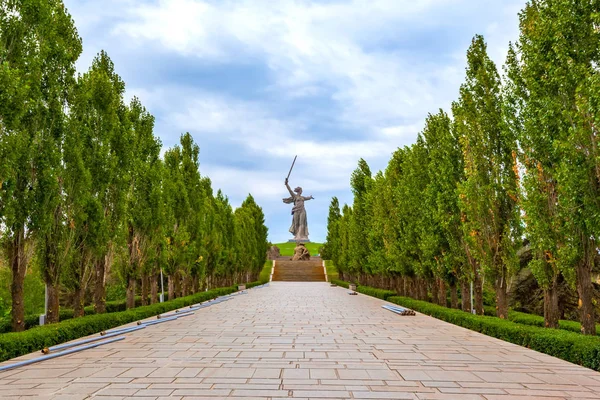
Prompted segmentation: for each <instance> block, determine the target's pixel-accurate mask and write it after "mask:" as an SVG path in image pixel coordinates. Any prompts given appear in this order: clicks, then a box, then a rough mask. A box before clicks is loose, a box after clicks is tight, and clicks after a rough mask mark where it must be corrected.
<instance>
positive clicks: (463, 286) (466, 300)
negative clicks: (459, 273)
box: [460, 279, 471, 313]
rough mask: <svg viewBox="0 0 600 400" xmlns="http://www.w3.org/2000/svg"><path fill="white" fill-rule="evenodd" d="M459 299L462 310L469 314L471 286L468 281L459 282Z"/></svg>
mask: <svg viewBox="0 0 600 400" xmlns="http://www.w3.org/2000/svg"><path fill="white" fill-rule="evenodd" d="M460 297H461V299H460V300H461V306H462V310H463V311H466V312H468V313H470V312H471V285H470V283H469V281H468V280H466V279H463V280H462V281H461V282H460Z"/></svg>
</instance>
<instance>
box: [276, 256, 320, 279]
mask: <svg viewBox="0 0 600 400" xmlns="http://www.w3.org/2000/svg"><path fill="white" fill-rule="evenodd" d="M273 281H287V282H325V271H323V261H322V260H321V258H319V257H312V258H311V259H310V261H291V260H290V259H289V257H280V258H278V259H277V260H275V271H274V272H273Z"/></svg>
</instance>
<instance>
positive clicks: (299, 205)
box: [283, 156, 314, 242]
mask: <svg viewBox="0 0 600 400" xmlns="http://www.w3.org/2000/svg"><path fill="white" fill-rule="evenodd" d="M296 158H298V156H296V157H294V161H293V162H292V167H291V168H290V172H289V173H288V176H287V178H285V187H286V188H287V190H288V192H290V197H286V198H285V199H283V202H284V203H285V204H292V203H293V204H294V207H293V208H292V226H290V233H291V234H292V235H294V240H295V241H296V242H309V240H308V221H307V219H306V209H305V208H304V202H305V201H307V200H312V199H314V197H312V196H308V197H306V196H302V188H301V187H297V188H296V189H294V190H293V191H292V188H290V185H289V184H288V179H289V178H290V174H291V173H292V169H293V168H294V164H296Z"/></svg>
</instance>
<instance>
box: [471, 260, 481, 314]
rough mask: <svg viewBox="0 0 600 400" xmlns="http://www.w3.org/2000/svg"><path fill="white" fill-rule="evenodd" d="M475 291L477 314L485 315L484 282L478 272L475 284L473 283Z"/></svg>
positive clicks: (476, 272)
mask: <svg viewBox="0 0 600 400" xmlns="http://www.w3.org/2000/svg"><path fill="white" fill-rule="evenodd" d="M473 291H474V292H475V313H476V314H477V315H483V314H484V311H483V282H482V281H481V276H480V275H479V272H478V271H475V282H473Z"/></svg>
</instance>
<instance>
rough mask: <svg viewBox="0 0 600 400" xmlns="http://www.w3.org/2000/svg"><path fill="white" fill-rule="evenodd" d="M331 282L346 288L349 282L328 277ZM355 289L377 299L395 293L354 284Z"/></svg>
mask: <svg viewBox="0 0 600 400" xmlns="http://www.w3.org/2000/svg"><path fill="white" fill-rule="evenodd" d="M330 282H331V283H334V284H336V285H338V286H341V287H343V288H346V289H348V288H349V286H350V284H349V283H348V282H345V281H342V280H340V279H335V278H334V279H330ZM356 291H357V292H358V293H362V294H366V295H367V296H372V297H377V298H378V299H382V300H387V299H388V298H390V297H392V296H396V295H397V293H396V292H394V291H393V290H385V289H377V288H373V287H369V286H363V285H356Z"/></svg>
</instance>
